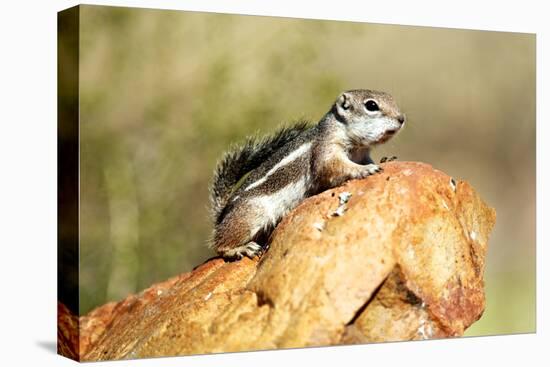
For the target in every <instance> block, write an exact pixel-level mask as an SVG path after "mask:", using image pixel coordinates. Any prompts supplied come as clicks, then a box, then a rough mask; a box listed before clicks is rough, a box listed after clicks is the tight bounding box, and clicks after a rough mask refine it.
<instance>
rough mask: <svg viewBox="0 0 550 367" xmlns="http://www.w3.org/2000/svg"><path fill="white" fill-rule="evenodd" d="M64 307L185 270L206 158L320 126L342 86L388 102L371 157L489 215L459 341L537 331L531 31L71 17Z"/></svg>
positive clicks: (203, 250)
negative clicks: (73, 162)
mask: <svg viewBox="0 0 550 367" xmlns="http://www.w3.org/2000/svg"><path fill="white" fill-rule="evenodd" d="M80 22H81V23H80V24H81V27H80V98H81V99H80V119H81V120H80V123H81V131H80V138H81V145H80V148H81V161H80V164H81V171H80V172H81V176H80V188H81V197H80V199H81V202H80V203H81V249H80V260H81V264H80V265H81V267H80V281H81V288H80V302H81V303H80V312H81V314H84V313H86V312H88V311H89V310H91V309H92V308H94V307H96V306H98V305H101V304H103V303H105V302H107V301H112V300H119V299H121V298H123V297H125V296H126V295H127V294H129V293H132V292H137V291H139V290H141V289H143V288H146V287H148V286H149V285H151V284H152V283H154V282H158V281H161V280H165V279H167V278H168V277H171V276H174V275H176V274H179V273H182V272H185V271H189V270H191V269H192V268H193V267H194V266H196V265H198V264H200V263H201V262H203V261H204V260H206V259H207V258H209V257H212V256H214V252H213V251H212V250H209V249H207V247H206V246H205V242H206V238H207V237H208V235H209V233H210V230H211V224H210V222H209V218H208V183H209V180H210V178H211V174H212V171H213V168H214V165H215V162H216V160H217V159H218V158H219V157H220V155H221V154H222V153H223V152H224V150H225V149H227V147H228V146H229V145H230V144H231V143H232V142H236V141H239V140H241V139H242V138H243V137H245V136H246V135H249V134H250V133H253V132H255V131H260V132H266V133H267V132H270V131H272V130H273V129H275V127H276V126H277V125H279V124H280V123H283V122H289V121H292V120H295V119H298V118H302V117H306V118H308V119H311V120H313V121H316V120H318V119H319V118H320V117H321V116H322V115H323V114H324V113H325V112H326V111H327V110H328V108H329V107H330V105H331V103H332V102H333V101H334V99H335V98H336V97H337V95H338V94H339V93H340V92H341V91H343V90H346V89H353V88H370V89H379V90H384V91H387V92H390V93H392V94H393V95H394V96H395V97H396V99H397V100H398V103H399V104H400V106H401V107H402V109H403V110H404V111H405V113H406V114H407V116H408V124H407V126H406V128H405V129H404V131H403V132H402V133H400V134H399V136H397V137H396V138H395V139H393V140H392V141H390V142H389V143H388V144H386V145H385V146H384V147H381V148H379V149H378V150H376V151H375V152H374V158H375V159H379V158H380V157H381V156H383V155H393V154H395V155H397V156H398V157H399V158H400V159H401V160H413V161H423V162H427V163H430V164H432V165H433V166H434V167H436V168H438V169H441V170H443V171H445V172H446V173H448V174H450V175H453V176H454V177H456V178H459V179H464V180H467V181H469V182H470V183H471V184H472V185H473V186H474V187H475V188H476V189H477V191H478V192H479V193H480V194H481V196H482V197H483V198H484V199H485V200H486V202H487V203H488V204H489V205H490V206H492V207H494V208H496V211H497V224H496V227H495V229H494V232H493V234H492V236H491V241H490V248H489V253H488V262H487V269H486V291H487V307H486V310H485V314H484V316H483V317H482V318H481V320H480V321H479V322H477V323H476V324H474V325H473V326H472V327H471V328H470V329H469V330H468V332H467V335H486V334H500V333H518V332H533V331H534V330H535V36H534V35H529V34H516V33H499V32H480V31H466V30H456V29H440V28H427V27H406V26H389V25H377V24H361V23H352V22H334V21H318V20H300V19H286V18H270V17H254V16H239V15H223V14H206V13H191V12H181V11H161V10H145V9H130V8H114V7H99V6H82V7H81V13H80Z"/></svg>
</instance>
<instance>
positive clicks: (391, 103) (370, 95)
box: [333, 89, 405, 146]
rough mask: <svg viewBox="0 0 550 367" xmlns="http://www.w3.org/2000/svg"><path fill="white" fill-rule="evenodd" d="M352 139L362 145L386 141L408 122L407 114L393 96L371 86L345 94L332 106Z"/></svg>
mask: <svg viewBox="0 0 550 367" xmlns="http://www.w3.org/2000/svg"><path fill="white" fill-rule="evenodd" d="M333 113H334V114H335V117H336V119H337V120H338V121H340V122H341V123H342V124H344V125H345V127H346V130H347V134H348V136H349V137H350V139H351V140H352V141H353V142H354V143H355V144H359V145H367V146H368V145H374V144H379V143H384V142H386V141H387V140H389V139H390V138H391V137H392V136H394V135H395V134H396V133H397V132H398V131H399V130H400V129H401V128H402V127H403V125H404V124H405V115H404V114H402V113H401V111H400V110H399V107H397V104H396V103H395V100H394V99H393V97H392V96H391V95H389V94H388V93H385V92H379V91H374V90H368V89H357V90H349V91H346V92H344V93H342V94H341V95H340V96H339V97H338V99H337V100H336V102H335V104H334V106H333Z"/></svg>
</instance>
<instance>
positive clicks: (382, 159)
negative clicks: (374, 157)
mask: <svg viewBox="0 0 550 367" xmlns="http://www.w3.org/2000/svg"><path fill="white" fill-rule="evenodd" d="M396 159H397V157H396V156H394V155H393V156H391V157H382V158H381V159H380V163H386V162H392V161H395V160H396Z"/></svg>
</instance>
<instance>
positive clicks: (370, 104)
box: [365, 99, 380, 112]
mask: <svg viewBox="0 0 550 367" xmlns="http://www.w3.org/2000/svg"><path fill="white" fill-rule="evenodd" d="M365 107H367V110H368V111H372V112H374V111H378V110H379V109H380V108H379V107H378V104H377V103H376V102H374V101H373V100H372V99H369V100H368V101H367V102H366V103H365Z"/></svg>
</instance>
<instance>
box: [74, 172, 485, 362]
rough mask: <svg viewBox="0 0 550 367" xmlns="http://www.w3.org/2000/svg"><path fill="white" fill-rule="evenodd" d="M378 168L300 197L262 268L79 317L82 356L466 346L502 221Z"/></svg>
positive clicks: (156, 289) (447, 188) (223, 274)
mask: <svg viewBox="0 0 550 367" xmlns="http://www.w3.org/2000/svg"><path fill="white" fill-rule="evenodd" d="M383 166H384V171H383V172H382V173H381V174H377V175H374V176H371V177H368V178H366V179H363V180H354V181H349V182H347V183H346V184H345V185H343V186H341V187H338V188H335V189H332V190H328V191H325V192H323V193H321V194H319V195H317V196H314V197H311V198H308V199H306V200H304V201H303V202H302V203H301V204H300V205H299V206H298V207H297V208H296V209H295V210H293V211H292V212H290V213H289V214H288V215H287V216H286V217H285V218H284V219H283V220H282V221H281V223H280V224H279V225H278V226H277V228H276V230H275V231H274V233H273V234H272V236H271V242H270V248H269V250H268V251H267V253H266V254H265V255H264V256H263V257H262V258H261V259H254V260H250V259H248V258H244V259H242V260H241V261H237V262H226V261H224V260H222V259H219V258H216V259H213V260H210V261H208V262H206V263H205V264H203V265H201V266H199V267H198V268H196V269H195V270H193V271H192V272H190V273H185V274H182V275H180V276H178V277H175V278H172V279H170V280H168V281H166V282H163V283H159V284H156V285H154V286H152V287H151V288H149V289H147V290H145V291H143V292H142V293H140V294H138V295H131V296H129V297H128V298H126V299H125V300H123V301H121V302H118V303H110V304H107V305H104V306H102V307H99V308H97V309H96V310H94V311H92V312H91V313H89V314H88V315H85V316H82V317H81V318H80V356H81V359H82V360H87V361H94V360H109V359H124V358H141V357H154V356H172V355H189V354H203V353H219V352H230V351H245V350H259V349H275V348H295V347H307V346H323V345H335V344H351V343H369V342H382V341H397V340H418V339H429V338H441V337H449V336H460V335H462V334H463V333H464V330H465V329H466V328H468V327H469V326H470V325H471V324H472V323H473V322H475V321H476V320H478V319H479V318H480V317H481V315H482V313H483V310H484V305H485V297H484V289H483V272H484V264H485V254H486V252H487V243H488V239H489V233H490V231H491V229H492V227H493V225H494V222H495V212H494V210H493V209H491V208H489V207H488V206H487V205H486V204H485V203H484V202H483V201H482V199H481V198H480V197H479V196H478V195H477V194H476V192H475V191H474V190H473V189H472V187H471V186H470V185H469V184H468V183H467V182H464V181H455V180H454V179H452V178H451V177H449V176H448V175H446V174H445V173H443V172H441V171H438V170H435V169H433V168H432V167H431V166H429V165H427V164H423V163H416V162H391V163H387V164H385V165H383ZM350 194H351V196H350ZM346 198H347V202H345V201H346Z"/></svg>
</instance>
